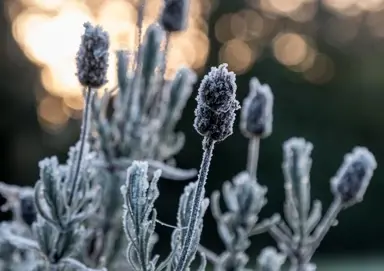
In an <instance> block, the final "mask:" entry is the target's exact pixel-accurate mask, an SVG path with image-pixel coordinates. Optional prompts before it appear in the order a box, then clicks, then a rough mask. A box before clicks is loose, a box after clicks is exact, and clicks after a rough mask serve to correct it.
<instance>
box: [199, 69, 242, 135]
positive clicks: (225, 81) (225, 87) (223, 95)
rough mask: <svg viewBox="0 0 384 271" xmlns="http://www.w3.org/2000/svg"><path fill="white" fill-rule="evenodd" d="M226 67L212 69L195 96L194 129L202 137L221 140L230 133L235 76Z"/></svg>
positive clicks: (236, 108)
mask: <svg viewBox="0 0 384 271" xmlns="http://www.w3.org/2000/svg"><path fill="white" fill-rule="evenodd" d="M227 66H228V65H227V64H221V65H220V66H219V67H218V68H216V67H212V68H211V71H210V72H209V73H208V74H207V75H205V76H204V78H203V80H202V81H201V84H200V87H199V94H198V96H197V97H196V101H197V108H196V110H195V116H196V117H195V122H194V127H195V129H196V131H197V132H198V133H199V134H201V135H202V136H207V137H210V138H211V139H212V140H215V141H222V140H224V139H225V138H227V137H228V136H230V135H231V134H232V133H233V123H234V121H235V117H236V114H235V111H236V110H238V109H240V105H239V102H238V101H237V100H236V89H237V86H236V75H235V74H234V73H233V72H229V71H228V70H227Z"/></svg>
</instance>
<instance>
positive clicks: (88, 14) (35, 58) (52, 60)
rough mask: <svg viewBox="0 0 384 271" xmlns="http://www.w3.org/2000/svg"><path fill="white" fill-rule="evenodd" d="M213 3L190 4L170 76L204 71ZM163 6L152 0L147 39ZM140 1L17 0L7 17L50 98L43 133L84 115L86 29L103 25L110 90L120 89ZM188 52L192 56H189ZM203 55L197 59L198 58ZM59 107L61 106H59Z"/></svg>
mask: <svg viewBox="0 0 384 271" xmlns="http://www.w3.org/2000/svg"><path fill="white" fill-rule="evenodd" d="M210 2H211V0H196V1H191V3H190V5H191V6H190V14H189V18H188V28H187V30H186V31H184V32H182V33H180V34H176V35H174V36H172V37H171V40H170V46H169V53H168V63H167V71H166V76H167V77H171V76H173V75H174V73H175V71H176V70H177V69H178V68H180V66H182V65H184V66H188V67H191V68H193V69H195V70H199V69H201V68H202V67H203V66H204V64H205V62H206V58H207V56H208V51H209V42H208V38H207V30H208V27H207V24H206V19H207V16H208V15H209V13H210V9H211V6H212V5H211V4H210ZM161 4H162V0H147V8H146V10H145V15H144V24H143V28H144V29H143V30H144V31H143V33H145V29H146V28H147V27H148V26H149V25H150V24H151V23H153V22H155V21H156V19H157V18H158V16H159V11H160V10H161ZM137 6H138V0H93V1H90V0H12V1H8V2H7V11H8V16H9V18H10V20H11V21H12V33H13V36H14V38H15V40H16V41H17V43H18V44H19V46H20V47H21V49H22V50H23V52H24V53H25V55H26V56H27V57H28V58H29V59H30V60H31V61H32V62H34V63H35V64H37V65H38V66H39V67H40V68H41V74H40V75H41V81H42V85H43V87H44V88H45V90H46V94H45V96H44V95H40V96H41V97H39V101H38V103H39V104H38V114H39V119H40V120H41V121H40V122H41V123H42V125H43V126H44V127H48V128H49V129H51V128H52V127H61V126H65V124H66V122H67V121H68V118H69V117H71V118H72V117H76V116H78V115H79V114H78V112H79V110H81V109H82V102H81V101H82V88H81V86H80V85H79V83H78V81H77V78H76V75H75V73H76V66H75V56H76V52H77V50H78V46H79V44H80V38H81V34H82V33H83V27H82V25H83V23H84V22H86V21H90V22H91V23H95V24H100V25H102V27H103V28H104V29H105V30H107V31H108V32H109V35H110V39H111V57H110V68H109V70H108V80H109V82H108V84H107V85H106V86H105V87H106V88H113V87H114V86H115V85H116V84H117V78H116V77H117V75H116V69H115V67H116V59H115V55H114V53H113V52H114V51H115V50H118V49H128V50H135V48H136V47H135V46H136V39H137V38H136V37H137V33H138V32H137V27H136V21H137ZM185 52H188V54H186V53H185ZM197 52H198V53H197ZM58 104H60V106H58Z"/></svg>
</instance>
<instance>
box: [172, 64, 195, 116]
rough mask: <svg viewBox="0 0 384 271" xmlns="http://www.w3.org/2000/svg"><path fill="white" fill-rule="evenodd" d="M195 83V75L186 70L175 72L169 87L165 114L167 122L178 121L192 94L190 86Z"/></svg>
mask: <svg viewBox="0 0 384 271" xmlns="http://www.w3.org/2000/svg"><path fill="white" fill-rule="evenodd" d="M195 82H196V74H195V73H194V72H193V71H192V70H190V69H188V68H181V69H179V70H178V71H177V73H176V75H175V78H174V79H173V81H172V83H171V86H170V93H169V101H168V109H167V112H168V114H169V115H170V116H168V117H167V119H168V120H170V119H171V118H172V119H175V120H178V119H179V118H180V116H181V112H182V111H183V108H184V107H185V104H186V103H187V101H188V99H189V97H190V96H191V92H192V89H193V88H192V85H193V84H194V83H195Z"/></svg>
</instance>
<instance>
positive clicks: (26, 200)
mask: <svg viewBox="0 0 384 271" xmlns="http://www.w3.org/2000/svg"><path fill="white" fill-rule="evenodd" d="M145 6H146V1H145V0H141V1H139V13H138V21H137V26H138V29H139V31H138V35H137V50H135V51H133V52H128V51H124V50H120V51H118V52H116V57H117V60H118V61H117V71H118V78H117V79H118V86H117V87H116V89H114V90H106V91H105V92H104V94H103V95H101V97H97V95H96V92H97V90H98V89H100V88H101V87H102V86H103V85H104V84H105V83H106V82H107V78H106V71H107V68H108V59H109V54H108V47H109V38H108V34H107V33H106V32H105V31H104V30H103V29H102V28H101V27H100V26H92V25H91V24H90V23H85V24H84V27H85V31H84V34H83V36H82V41H81V44H80V47H79V51H78V54H77V56H76V65H77V69H78V72H77V77H78V80H79V82H80V83H81V84H82V86H83V87H84V96H85V97H84V101H85V102H84V105H85V106H84V111H83V119H82V128H81V133H80V139H79V142H78V143H77V144H76V145H75V146H74V147H72V148H71V149H70V150H69V153H68V160H67V161H66V163H65V164H60V163H59V161H58V159H57V158H56V157H51V158H46V159H44V160H42V161H41V162H40V163H39V167H40V179H39V181H38V182H37V183H36V185H35V187H34V188H31V187H18V186H12V185H7V184H5V183H0V193H1V194H2V195H3V196H4V197H5V198H6V200H7V201H6V204H5V205H4V206H2V210H3V211H5V210H11V211H12V213H13V220H12V221H11V222H2V223H1V224H0V270H1V271H19V270H20V271H21V270H22V271H29V270H34V271H45V270H47V271H48V270H49V271H62V270H63V271H64V270H76V271H77V270H80V271H81V270H84V271H96V270H107V269H108V270H133V271H161V270H165V271H186V270H191V269H192V267H191V266H192V263H193V262H194V260H195V258H196V253H197V252H198V251H199V252H200V265H199V267H198V268H197V269H196V270H198V271H203V270H205V269H206V258H207V259H208V260H209V261H210V262H211V263H212V264H213V266H214V269H215V270H216V271H224V270H237V271H242V270H244V271H245V270H261V271H279V270H281V268H282V266H283V264H284V262H285V261H286V259H289V263H290V269H291V270H292V271H308V270H315V268H316V266H315V265H314V264H313V263H311V258H312V256H313V254H314V253H315V251H316V249H317V248H318V247H319V245H320V243H321V241H322V240H323V238H324V236H325V235H326V233H327V232H328V231H329V229H330V228H331V226H332V225H334V224H335V221H336V218H337V216H338V214H339V213H340V211H341V210H343V209H346V208H349V207H351V206H352V205H354V204H356V203H358V202H360V201H362V199H363V196H364V194H365V191H366V189H367V187H368V185H369V182H370V179H371V177H372V175H373V172H374V170H375V168H376V161H375V158H374V156H373V155H372V153H370V152H369V151H368V150H367V149H366V148H364V147H356V148H354V149H353V151H352V152H351V153H350V154H347V155H346V156H345V160H344V163H343V165H342V166H341V167H340V169H339V171H338V172H337V173H336V175H335V177H334V178H332V180H331V191H332V193H333V195H334V201H333V203H332V204H331V206H330V207H329V209H328V211H327V212H326V214H325V215H324V216H323V217H322V208H321V202H320V201H314V202H313V204H312V203H311V198H310V181H309V175H310V168H311V164H312V160H311V157H310V154H311V151H312V148H313V146H312V144H311V143H309V142H307V141H305V140H304V139H302V138H292V139H290V140H288V141H287V142H285V143H284V145H283V154H284V160H283V173H284V179H285V180H284V188H285V204H284V220H283V219H282V218H281V216H280V215H277V214H275V215H273V216H271V217H270V218H266V219H263V220H260V218H259V213H260V211H261V210H262V208H263V207H264V206H265V205H266V203H267V199H266V193H267V188H266V187H265V186H262V185H260V184H259V182H258V178H257V169H258V160H259V149H260V143H261V141H262V139H265V138H267V137H269V136H270V135H271V133H272V122H273V100H274V98H273V94H272V92H271V89H270V87H269V86H268V85H266V84H261V83H260V82H259V81H258V80H257V79H256V78H252V79H251V81H250V87H249V88H250V90H249V95H248V96H247V97H246V99H245V100H244V102H243V106H242V111H241V120H240V130H241V132H242V133H243V135H244V136H245V137H246V138H248V140H249V147H248V158H247V166H246V170H244V171H242V172H240V173H238V174H237V175H236V176H235V177H234V178H233V180H232V182H229V181H227V182H224V184H223V187H222V197H223V199H224V202H225V205H226V209H227V210H226V211H225V212H222V210H221V207H220V197H221V194H220V192H219V191H214V192H213V194H212V196H211V210H212V214H213V216H214V218H215V219H216V221H217V229H218V234H219V236H220V237H221V239H222V241H223V243H224V245H225V251H224V252H222V253H220V254H219V255H217V254H216V253H214V252H212V251H210V250H209V249H208V248H205V247H203V246H202V245H201V244H200V239H201V234H202V230H203V218H204V215H205V212H206V210H207V208H208V205H209V200H208V198H206V192H205V184H206V182H207V180H208V172H209V168H210V162H211V159H212V156H213V150H214V146H215V145H216V143H218V142H220V141H223V140H225V139H226V138H227V137H228V136H230V135H231V134H232V133H233V125H234V121H235V117H236V111H237V110H239V109H240V105H239V102H238V101H237V100H236V91H237V85H236V75H235V74H234V73H233V72H230V71H228V65H227V64H221V65H219V66H218V67H213V68H211V70H210V72H209V73H208V74H207V75H205V76H204V78H203V80H202V81H201V84H200V86H199V90H198V95H197V97H196V101H197V107H196V109H195V120H194V123H193V126H194V128H195V130H196V131H197V132H198V133H199V134H200V135H201V136H203V140H202V150H203V155H202V161H201V165H200V169H199V172H198V175H197V179H196V181H194V182H191V183H189V184H188V185H186V186H185V189H184V192H183V194H182V195H181V197H180V200H179V208H178V211H177V223H176V226H172V225H167V224H164V223H162V222H161V221H159V220H158V219H157V210H156V208H155V202H156V199H157V198H158V197H159V196H160V191H159V189H158V182H159V180H160V178H161V177H163V178H168V179H172V180H188V179H192V178H195V177H196V174H197V171H196V170H194V169H190V170H185V169H180V168H177V167H176V163H175V161H174V158H173V157H174V156H175V155H176V154H177V153H178V152H179V151H180V150H181V148H182V147H183V145H184V143H185V138H184V135H183V134H182V133H180V132H175V126H176V124H177V122H178V121H179V119H180V117H181V114H182V110H183V108H184V107H185V104H186V102H187V100H188V98H189V96H190V94H191V91H192V86H193V84H194V83H195V81H196V75H195V74H194V72H192V71H191V70H189V69H188V68H180V69H179V70H178V71H177V73H176V75H175V76H174V78H172V79H167V78H166V77H165V71H166V64H167V51H168V49H169V40H170V37H171V35H172V34H173V33H175V32H178V31H182V30H184V29H185V28H186V27H187V24H186V16H187V13H188V6H189V2H188V1H187V0H164V6H163V9H162V11H161V13H160V15H159V19H158V22H157V23H154V24H152V25H150V26H149V27H148V29H147V30H146V33H145V35H144V39H143V41H142V32H143V29H142V25H143V14H144V9H145ZM163 42H164V44H165V46H164V50H161V45H162V43H163ZM115 90H117V94H116V95H115V96H113V95H112V94H113V91H115ZM90 135H91V136H90ZM311 207H312V208H311ZM121 222H123V223H121ZM158 224H160V225H163V226H164V225H165V226H167V227H171V228H173V233H172V238H171V250H170V252H169V253H168V256H167V257H166V258H165V259H163V260H160V256H159V255H154V253H153V248H154V246H155V244H156V242H157V239H158V237H157V235H156V226H157V225H158ZM264 232H268V233H270V234H271V236H272V237H273V238H274V239H275V240H276V243H277V246H278V248H279V250H280V251H277V250H276V248H273V247H267V248H265V249H264V250H263V251H262V252H261V254H260V255H259V257H258V258H257V259H255V261H254V264H252V266H250V265H249V264H248V263H249V256H248V255H247V250H248V248H249V246H250V244H251V237H253V236H254V235H257V234H261V233H264ZM124 252H125V253H124ZM193 270H194V269H193Z"/></svg>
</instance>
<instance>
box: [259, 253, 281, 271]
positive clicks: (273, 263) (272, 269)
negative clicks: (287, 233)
mask: <svg viewBox="0 0 384 271" xmlns="http://www.w3.org/2000/svg"><path fill="white" fill-rule="evenodd" d="M285 260H286V256H285V255H284V254H282V253H279V252H277V251H276V249H275V248H274V247H266V248H264V249H263V250H262V251H261V253H260V255H259V257H258V258H257V261H258V264H259V267H260V269H261V270H263V271H264V270H265V271H279V270H280V269H281V267H282V266H283V264H284V262H285Z"/></svg>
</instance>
